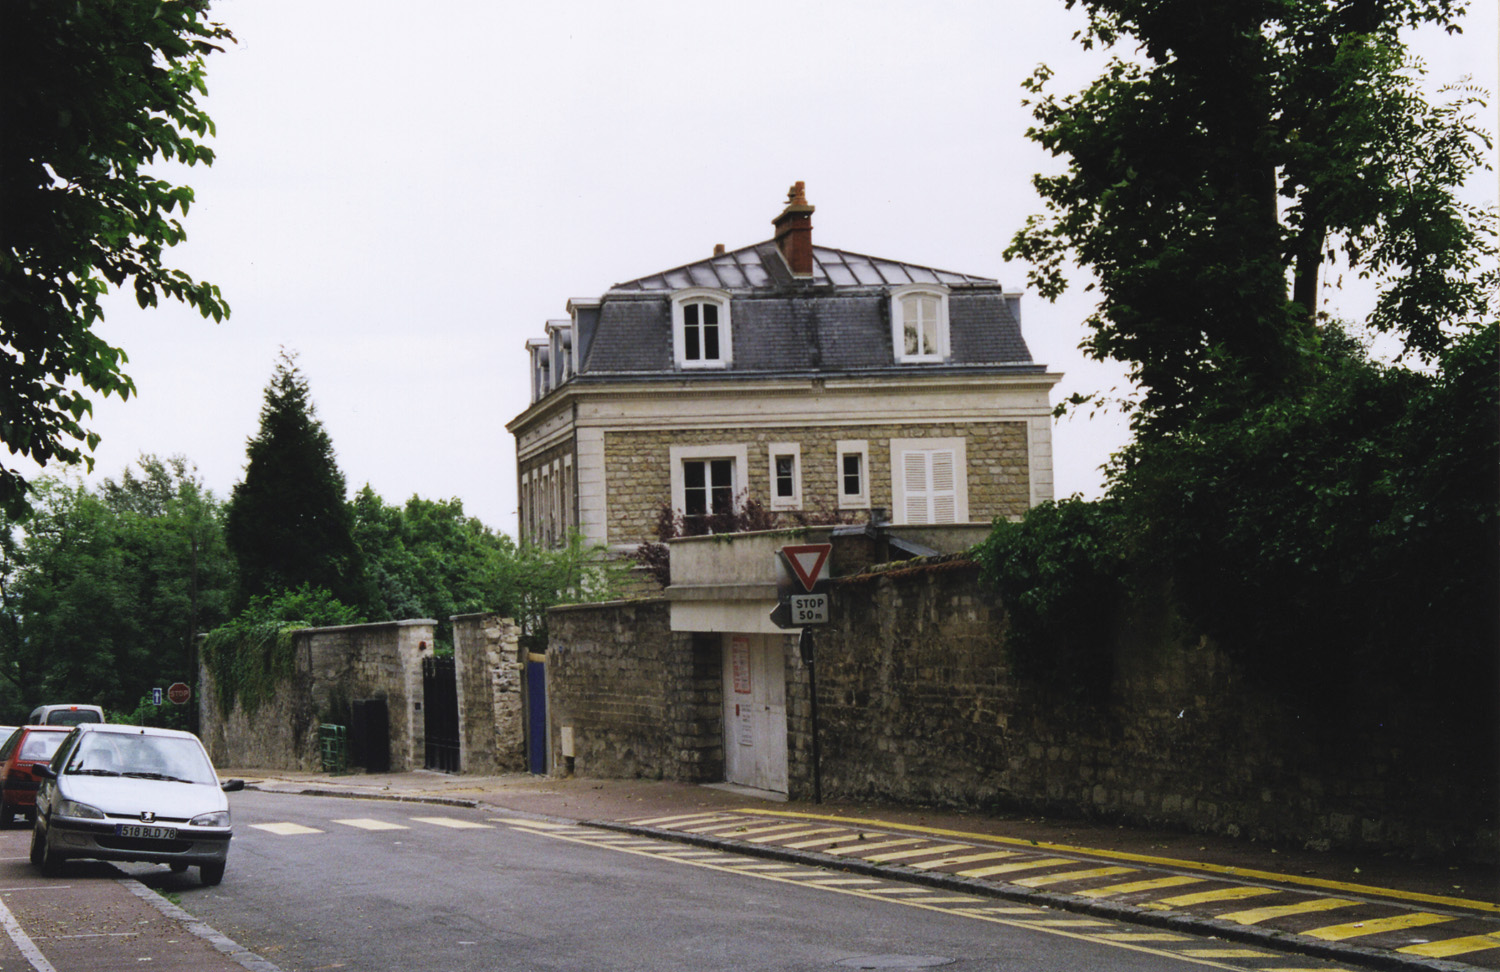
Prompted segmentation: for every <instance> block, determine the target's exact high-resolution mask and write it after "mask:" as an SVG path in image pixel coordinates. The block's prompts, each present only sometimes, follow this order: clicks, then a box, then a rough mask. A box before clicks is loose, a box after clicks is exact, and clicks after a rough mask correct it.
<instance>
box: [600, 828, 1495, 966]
mask: <svg viewBox="0 0 1500 972" xmlns="http://www.w3.org/2000/svg"><path fill="white" fill-rule="evenodd" d="M577 823H579V824H580V825H581V826H586V827H595V828H598V829H600V830H611V831H617V832H619V833H626V834H635V835H638V836H641V837H651V838H654V839H657V840H668V841H674V842H676V843H679V844H691V845H694V846H697V847H706V848H711V849H713V850H721V851H725V852H733V853H736V854H743V855H745V856H747V857H761V858H765V859H767V860H773V861H784V862H787V863H791V864H805V865H810V866H813V867H827V868H832V869H835V870H840V871H847V872H849V873H851V874H862V875H865V876H867V877H883V878H887V879H889V880H892V881H902V882H905V883H907V884H920V885H924V886H926V887H931V888H939V889H942V890H945V891H961V892H964V893H967V894H975V895H980V896H983V897H988V898H998V899H1001V900H1005V901H1015V902H1019V903H1021V904H1029V905H1036V906H1038V907H1044V908H1053V909H1056V910H1059V911H1069V912H1073V913H1075V914H1082V915H1089V916H1091V917H1095V918H1109V919H1113V920H1115V921H1122V922H1127V923H1129V924H1132V925H1143V926H1146V927H1148V928H1160V929H1164V930H1168V931H1176V932H1182V933H1184V934H1191V935H1198V936H1205V935H1206V936H1212V937H1214V938H1220V939H1223V940H1225V941H1232V942H1238V943H1240V944H1243V945H1258V946H1260V947H1262V948H1266V949H1271V950H1273V951H1278V952H1291V953H1294V954H1298V955H1306V956H1308V957H1310V958H1318V959H1326V960H1329V961H1334V962H1350V963H1355V964H1358V965H1364V966H1367V967H1369V968H1375V969H1382V970H1389V972H1480V970H1479V967H1478V966H1473V965H1468V964H1465V963H1462V962H1449V961H1446V960H1444V959H1427V958H1419V957H1416V956H1407V955H1401V954H1399V953H1396V952H1392V951H1389V950H1386V949H1376V948H1368V947H1366V946H1362V945H1347V944H1342V943H1339V942H1320V941H1318V940H1316V939H1310V938H1306V937H1304V936H1301V935H1298V934H1296V933H1295V932H1283V931H1273V930H1269V929H1262V928H1253V927H1249V926H1246V925H1239V924H1235V923H1234V922H1228V921H1220V920H1218V919H1216V918H1202V917H1198V916H1195V915H1188V914H1182V913H1171V914H1165V913H1162V912H1158V911H1151V910H1149V909H1145V908H1137V907H1134V906H1132V905H1126V904H1120V903H1118V902H1109V901H1097V900H1094V899H1091V898H1081V897H1078V896H1077V895H1071V894H1062V893H1060V892H1057V891H1041V890H1037V889H1034V888H1026V887H1021V886H1019V885H1014V884H1003V883H999V882H994V881H985V880H982V879H979V878H965V877H959V876H957V875H943V874H933V873H932V872H930V871H918V870H916V869H915V868H909V867H903V866H901V865H899V864H877V863H872V862H870V861H861V860H859V859H857V858H849V857H842V856H835V855H832V854H819V853H817V852H815V851H801V850H788V849H787V848H782V847H769V846H765V845H762V844H749V843H744V842H742V841H735V840H730V839H727V838H724V837H713V836H709V835H706V834H686V833H683V832H681V831H676V830H662V829H658V828H656V827H641V826H637V825H634V824H627V823H620V822H619V821H615V820H586V821H577Z"/></svg>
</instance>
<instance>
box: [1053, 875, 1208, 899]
mask: <svg viewBox="0 0 1500 972" xmlns="http://www.w3.org/2000/svg"><path fill="white" fill-rule="evenodd" d="M1202 883H1203V879H1202V878H1195V877H1188V876H1186V875H1183V874H1177V875H1173V876H1172V877H1164V878H1152V879H1151V880H1149V881H1130V882H1128V883H1126V884H1111V885H1110V886H1109V887H1107V888H1094V889H1093V890H1092V891H1075V892H1074V894H1076V895H1078V896H1079V897H1080V898H1107V897H1109V896H1110V895H1115V894H1135V893H1136V892H1137V891H1155V890H1157V889H1158V888H1175V887H1180V886H1181V885H1184V884H1202Z"/></svg>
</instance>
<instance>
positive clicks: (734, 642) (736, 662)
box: [729, 635, 750, 695]
mask: <svg viewBox="0 0 1500 972" xmlns="http://www.w3.org/2000/svg"><path fill="white" fill-rule="evenodd" d="M729 658H730V664H731V665H732V666H733V671H734V691H735V694H737V695H749V694H750V639H749V638H747V637H745V636H744V635H735V636H734V637H733V638H732V639H730V642H729Z"/></svg>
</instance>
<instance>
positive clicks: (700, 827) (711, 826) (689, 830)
mask: <svg viewBox="0 0 1500 972" xmlns="http://www.w3.org/2000/svg"><path fill="white" fill-rule="evenodd" d="M744 825H745V824H744V821H741V820H735V819H734V818H733V817H731V818H729V819H727V820H713V821H709V822H707V823H696V824H693V825H692V826H691V827H673V828H671V829H673V830H680V831H682V832H683V833H685V834H710V833H713V832H714V831H715V830H732V829H734V828H735V827H743V826H744Z"/></svg>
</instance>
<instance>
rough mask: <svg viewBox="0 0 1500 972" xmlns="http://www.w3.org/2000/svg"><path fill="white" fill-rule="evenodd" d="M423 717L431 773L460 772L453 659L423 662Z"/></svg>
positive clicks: (433, 659)
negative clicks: (434, 771)
mask: <svg viewBox="0 0 1500 972" xmlns="http://www.w3.org/2000/svg"><path fill="white" fill-rule="evenodd" d="M422 713H423V720H422V721H423V726H424V729H425V732H426V736H427V757H426V760H425V762H424V765H425V766H426V767H427V768H428V769H432V770H443V771H445V772H448V773H457V772H458V676H457V671H456V669H455V668H454V664H453V659H452V658H436V657H434V656H431V655H429V656H427V657H426V658H423V659H422Z"/></svg>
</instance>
